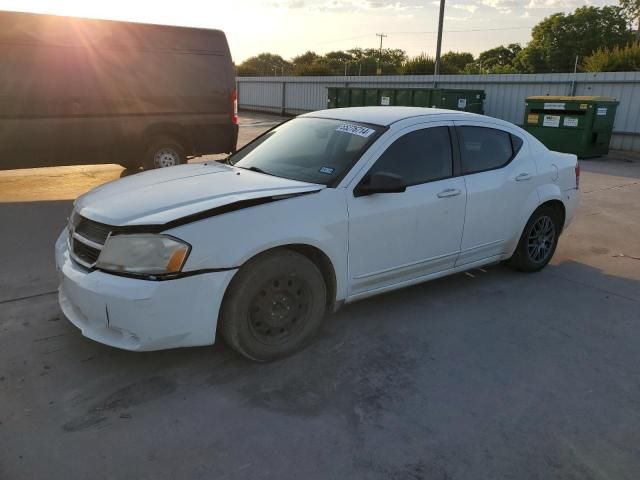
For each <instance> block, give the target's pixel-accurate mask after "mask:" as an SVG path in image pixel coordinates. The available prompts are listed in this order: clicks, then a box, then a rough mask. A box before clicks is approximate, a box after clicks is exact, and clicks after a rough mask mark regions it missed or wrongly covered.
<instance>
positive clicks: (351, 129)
mask: <svg viewBox="0 0 640 480" xmlns="http://www.w3.org/2000/svg"><path fill="white" fill-rule="evenodd" d="M336 132H345V133H350V134H351V135H358V136H360V137H368V136H369V135H371V134H372V133H373V132H375V130H373V129H372V128H367V127H361V126H360V125H353V124H351V123H343V124H342V125H340V126H339V127H338V128H336Z"/></svg>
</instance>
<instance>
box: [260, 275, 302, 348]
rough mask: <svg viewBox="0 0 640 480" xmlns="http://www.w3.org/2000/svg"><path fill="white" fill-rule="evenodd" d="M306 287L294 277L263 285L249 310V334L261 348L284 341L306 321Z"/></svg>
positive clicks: (285, 277) (280, 278) (281, 278)
mask: <svg viewBox="0 0 640 480" xmlns="http://www.w3.org/2000/svg"><path fill="white" fill-rule="evenodd" d="M310 293H311V292H310V290H309V285H308V284H307V283H306V282H305V281H304V280H302V279H301V278H297V277H295V276H292V275H289V276H284V275H283V276H279V277H276V278H273V279H271V280H269V281H268V282H266V283H264V284H263V285H262V287H261V288H260V290H259V291H258V294H257V295H255V296H254V297H253V299H252V300H251V304H250V307H249V316H250V319H249V321H250V323H249V328H250V330H251V333H252V334H253V336H254V337H255V339H256V340H258V341H259V342H261V343H264V344H265V345H277V344H281V343H285V342H287V340H288V339H289V337H291V335H295V334H296V333H297V332H298V331H299V330H300V329H301V328H302V326H303V325H304V324H305V322H306V321H307V317H308V316H309V305H310V303H311V295H310Z"/></svg>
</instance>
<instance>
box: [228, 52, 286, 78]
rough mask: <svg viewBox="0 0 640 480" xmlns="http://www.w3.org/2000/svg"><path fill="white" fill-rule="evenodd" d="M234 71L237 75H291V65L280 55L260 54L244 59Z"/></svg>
mask: <svg viewBox="0 0 640 480" xmlns="http://www.w3.org/2000/svg"><path fill="white" fill-rule="evenodd" d="M236 70H237V72H238V75H247V76H256V75H281V74H282V73H283V72H284V74H287V73H291V64H290V63H289V62H287V61H286V60H285V59H284V58H282V57H281V56H280V55H274V54H273V53H261V54H260V55H256V56H255V57H251V58H248V59H246V60H245V61H244V62H242V63H241V64H240V65H238V67H237V69H236Z"/></svg>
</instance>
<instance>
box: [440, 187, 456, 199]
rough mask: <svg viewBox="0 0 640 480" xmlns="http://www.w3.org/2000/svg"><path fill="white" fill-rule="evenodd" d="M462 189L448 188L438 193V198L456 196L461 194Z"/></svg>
mask: <svg viewBox="0 0 640 480" xmlns="http://www.w3.org/2000/svg"><path fill="white" fill-rule="evenodd" d="M461 193H462V190H458V189H457V188H447V189H446V190H443V191H441V192H440V193H439V194H438V198H447V197H455V196H457V195H460V194H461Z"/></svg>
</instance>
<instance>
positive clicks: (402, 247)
mask: <svg viewBox="0 0 640 480" xmlns="http://www.w3.org/2000/svg"><path fill="white" fill-rule="evenodd" d="M579 174H580V169H579V165H578V162H577V159H576V157H575V156H573V155H568V154H562V153H556V152H551V151H549V150H548V149H547V148H546V147H545V146H544V145H542V144H541V143H540V142H539V141H538V140H536V139H535V138H534V137H532V136H531V135H529V134H528V133H527V132H525V131H524V130H522V129H520V128H518V127H517V126H515V125H513V124H510V123H507V122H504V121H501V120H497V119H494V118H489V117H484V116H479V115H473V114H469V113H462V112H453V111H448V110H436V109H423V108H412V107H363V108H345V109H332V110H325V111H319V112H313V113H309V114H306V115H302V116H299V117H297V118H295V119H293V120H290V121H288V122H285V123H283V124H281V125H279V126H278V127H276V128H273V129H272V130H270V131H268V132H267V133H265V134H264V135H262V136H260V137H258V138H257V139H255V140H254V141H253V142H252V143H250V144H249V145H247V146H246V147H244V148H243V149H241V150H240V151H238V152H237V153H235V154H234V155H232V156H231V157H230V158H228V159H227V162H226V163H218V162H210V163H201V164H193V165H183V166H178V167H172V168H168V169H161V170H156V171H150V172H145V173H142V174H139V175H135V176H131V177H127V178H124V179H121V180H117V181H115V182H112V183H109V184H105V185H102V186H100V187H98V188H96V189H94V190H92V191H91V192H89V193H87V194H85V195H83V196H82V197H80V198H79V199H78V200H76V202H75V205H74V210H73V213H72V215H71V217H70V219H69V225H68V226H67V228H65V229H64V231H63V232H62V234H61V235H60V238H59V239H58V241H57V243H56V263H57V267H58V270H59V273H60V288H59V301H60V306H61V307H62V310H63V311H64V313H65V315H66V316H67V318H68V319H69V320H70V321H71V322H72V323H73V324H74V325H76V326H77V327H78V328H79V329H80V330H81V331H82V333H83V334H84V335H85V336H87V337H89V338H91V339H93V340H96V341H98V342H101V343H105V344H108V345H112V346H114V347H119V348H124V349H127V350H158V349H164V348H173V347H186V346H194V345H209V344H212V343H214V340H215V338H216V331H220V333H221V334H222V336H223V337H224V338H225V340H226V341H227V342H228V343H229V345H231V346H232V347H233V348H234V349H236V350H237V351H238V352H240V353H241V354H243V355H245V356H247V357H249V358H251V359H254V360H258V361H268V360H272V359H275V358H278V357H281V356H284V355H288V354H291V353H292V352H294V351H296V350H299V349H300V348H301V347H303V346H304V345H305V344H307V343H308V342H309V341H310V339H311V338H312V337H313V336H314V335H315V334H316V332H317V331H318V329H319V327H320V324H321V322H322V319H323V317H324V316H325V314H326V313H327V312H330V311H334V310H335V309H336V308H338V306H340V305H342V304H343V303H347V302H353V301H355V300H360V299H362V298H365V297H369V296H372V295H377V294H379V293H383V292H388V291H390V290H394V289H396V288H401V287H406V286H408V285H413V284H416V283H419V282H424V281H427V280H431V279H434V278H438V277H442V276H445V275H450V274H452V273H456V272H461V271H464V270H468V269H471V268H477V267H481V266H483V265H487V264H492V263H496V262H500V261H504V260H506V261H507V262H508V263H509V264H510V265H512V266H514V267H515V268H517V269H519V270H521V271H525V272H534V271H537V270H540V269H541V268H543V267H544V266H545V265H546V264H547V263H548V262H549V260H550V259H551V257H552V255H553V253H554V251H555V248H556V244H557V242H558V237H559V235H560V234H561V233H562V231H563V229H565V228H566V227H567V225H568V224H569V222H570V221H571V219H572V217H573V216H574V213H575V211H576V207H577V204H578V198H579V192H578V183H579Z"/></svg>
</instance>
